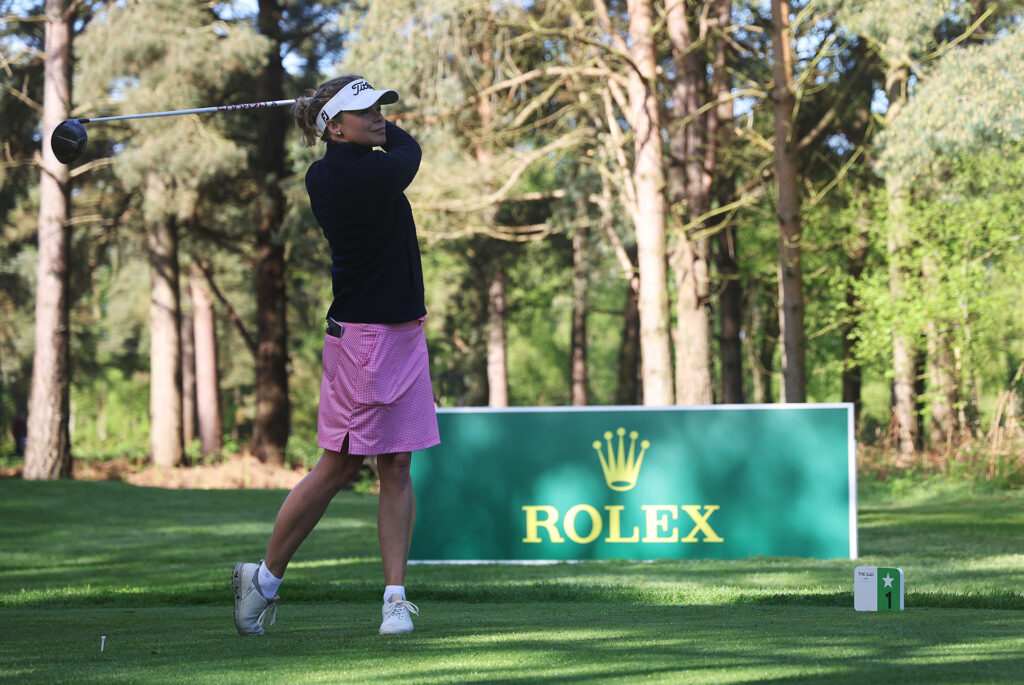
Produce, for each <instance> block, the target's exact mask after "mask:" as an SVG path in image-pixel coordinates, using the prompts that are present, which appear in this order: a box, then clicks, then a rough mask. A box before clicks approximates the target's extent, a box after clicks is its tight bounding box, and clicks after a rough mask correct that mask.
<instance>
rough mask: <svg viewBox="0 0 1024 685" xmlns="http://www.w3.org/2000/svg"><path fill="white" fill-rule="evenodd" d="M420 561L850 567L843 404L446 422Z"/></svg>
mask: <svg viewBox="0 0 1024 685" xmlns="http://www.w3.org/2000/svg"><path fill="white" fill-rule="evenodd" d="M438 422H439V424H440V428H441V440H442V444H441V445H439V446H437V447H434V448H431V449H430V450H426V451H424V452H420V453H417V454H416V455H415V457H414V458H413V462H412V472H413V480H414V483H415V487H416V500H417V511H416V528H415V534H414V536H413V543H412V549H411V553H410V558H412V559H413V560H449V561H454V560H542V559H549V560H569V559H658V558H677V559H699V558H718V559H738V558H746V557H751V556H757V555H765V556H798V557H814V558H821V559H833V558H844V557H849V558H855V557H856V556H857V539H856V531H857V526H856V502H855V493H856V483H855V474H856V469H855V463H856V462H855V457H854V446H853V438H852V424H853V408H852V405H849V404H826V405H759V406H749V407H747V406H715V407H694V408H689V407H672V408H658V409H648V408H641V407H637V408H624V407H614V408H600V407H588V408H557V409H542V408H523V409H507V410H490V409H450V410H440V411H439V412H438Z"/></svg>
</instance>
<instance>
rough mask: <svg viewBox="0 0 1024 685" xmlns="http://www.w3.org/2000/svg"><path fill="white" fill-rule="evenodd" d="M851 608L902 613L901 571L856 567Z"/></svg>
mask: <svg viewBox="0 0 1024 685" xmlns="http://www.w3.org/2000/svg"><path fill="white" fill-rule="evenodd" d="M853 608H854V609H856V610H857V611H903V569H901V568H884V567H879V566H858V567H857V568H856V569H854V572H853Z"/></svg>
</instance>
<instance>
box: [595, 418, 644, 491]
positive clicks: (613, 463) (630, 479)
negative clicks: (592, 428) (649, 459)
mask: <svg viewBox="0 0 1024 685" xmlns="http://www.w3.org/2000/svg"><path fill="white" fill-rule="evenodd" d="M615 434H617V435H618V436H619V439H618V451H616V449H615V445H614V444H613V442H612V437H613V434H612V432H611V431H605V432H604V440H605V443H606V444H607V456H606V455H605V453H604V452H602V447H603V446H602V445H601V441H600V440H595V441H594V443H593V447H594V449H595V450H597V458H598V459H599V460H600V461H601V470H602V471H604V480H605V482H606V483H607V484H608V487H609V488H611V489H612V490H617V491H619V492H625V491H626V490H632V489H633V486H635V485H636V479H637V476H639V475H640V465H641V464H642V463H643V461H644V453H645V452H647V448H648V447H650V446H651V441H650V440H642V441H641V442H640V454H637V452H636V444H637V443H636V439H637V438H638V437H640V434H639V433H637V432H636V431H630V432H629V450H628V451H627V450H626V444H625V443H626V441H625V436H626V429H625V428H619V429H618V430H616V431H615Z"/></svg>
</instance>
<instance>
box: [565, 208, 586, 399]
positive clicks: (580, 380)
mask: <svg viewBox="0 0 1024 685" xmlns="http://www.w3.org/2000/svg"><path fill="white" fill-rule="evenodd" d="M580 215H581V216H585V214H582V213H581V214H580ZM587 235H588V230H587V227H586V225H585V224H580V225H578V226H577V227H576V231H575V233H574V234H573V236H572V345H571V350H570V361H569V366H570V372H569V376H570V398H571V402H572V405H573V406H577V407H581V406H584V405H586V404H587V273H588V270H587Z"/></svg>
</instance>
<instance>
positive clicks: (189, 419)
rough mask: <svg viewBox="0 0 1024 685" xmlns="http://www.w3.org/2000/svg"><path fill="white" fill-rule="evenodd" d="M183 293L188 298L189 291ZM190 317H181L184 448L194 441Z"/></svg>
mask: <svg viewBox="0 0 1024 685" xmlns="http://www.w3.org/2000/svg"><path fill="white" fill-rule="evenodd" d="M185 292H186V297H188V294H187V293H189V289H186V290H185ZM193 311H194V310H193ZM192 317H193V315H192V314H184V313H183V314H182V316H181V439H182V441H183V442H184V443H185V447H186V448H187V447H188V446H189V445H190V444H191V443H192V441H193V440H195V439H196V348H195V326H194V319H193V318H192Z"/></svg>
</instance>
